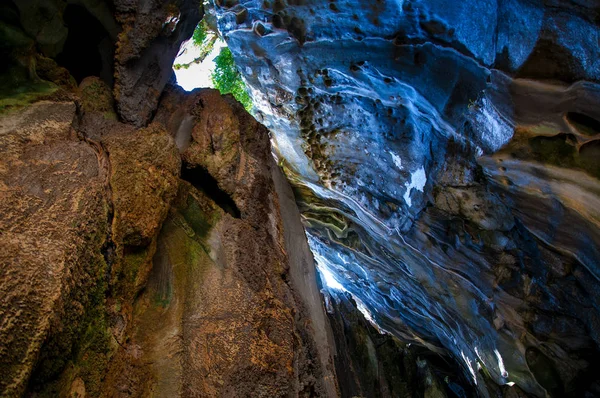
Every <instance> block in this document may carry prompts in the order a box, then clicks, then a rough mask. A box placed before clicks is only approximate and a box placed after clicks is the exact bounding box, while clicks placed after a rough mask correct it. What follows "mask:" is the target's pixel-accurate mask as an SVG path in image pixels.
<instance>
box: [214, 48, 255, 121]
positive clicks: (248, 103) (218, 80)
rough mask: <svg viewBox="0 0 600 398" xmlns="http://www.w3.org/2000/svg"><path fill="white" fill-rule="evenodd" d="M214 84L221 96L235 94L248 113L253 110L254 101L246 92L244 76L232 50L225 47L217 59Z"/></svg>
mask: <svg viewBox="0 0 600 398" xmlns="http://www.w3.org/2000/svg"><path fill="white" fill-rule="evenodd" d="M211 79H212V82H213V84H214V86H215V88H216V89H217V90H219V91H220V92H221V94H230V93H231V94H233V96H234V97H235V99H236V100H238V101H239V102H240V103H241V104H242V105H244V108H246V110H247V111H250V109H252V99H251V98H250V95H249V94H248V92H247V91H246V85H245V84H244V81H243V80H242V76H241V75H240V73H239V72H238V70H237V69H236V67H235V62H234V60H233V55H232V54H231V50H229V48H227V47H223V48H222V49H221V52H220V53H219V55H217V57H216V58H215V70H214V71H213V73H212V75H211Z"/></svg>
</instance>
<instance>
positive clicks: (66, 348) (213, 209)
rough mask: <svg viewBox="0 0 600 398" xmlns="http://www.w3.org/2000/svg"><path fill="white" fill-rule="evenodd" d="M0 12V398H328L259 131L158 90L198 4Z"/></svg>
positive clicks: (276, 182)
mask: <svg viewBox="0 0 600 398" xmlns="http://www.w3.org/2000/svg"><path fill="white" fill-rule="evenodd" d="M2 7H3V9H2V18H3V19H2V25H0V26H1V28H2V31H3V34H4V35H5V36H6V39H7V40H6V41H4V42H3V46H4V47H3V48H2V51H3V57H4V56H6V59H9V60H10V64H9V65H7V68H6V69H5V70H3V75H2V84H3V85H5V86H6V87H4V89H5V90H4V91H3V92H2V102H1V105H2V114H1V115H0V148H1V153H2V161H1V163H0V164H1V167H0V175H1V178H0V181H2V183H1V185H0V187H1V190H0V195H1V196H0V197H1V201H0V210H1V212H2V216H1V217H0V231H1V233H0V245H1V247H2V248H3V250H2V254H1V255H0V259H1V260H0V264H1V268H0V269H1V274H0V295H1V298H2V299H1V301H0V320H1V321H0V353H1V355H0V358H1V359H0V366H1V368H0V369H1V371H2V372H1V373H2V376H1V377H0V395H2V396H22V395H26V396H79V397H81V396H89V397H98V396H111V397H112V396H137V397H145V396H149V395H154V396H164V397H173V396H207V397H209V396H269V397H272V396H336V395H337V389H338V387H337V384H336V379H335V376H334V374H335V373H334V372H335V371H334V364H333V355H332V348H331V347H333V343H331V335H330V329H329V324H328V320H327V317H326V315H325V311H324V309H323V305H322V301H321V299H320V295H319V289H318V287H317V279H316V275H315V269H314V264H313V262H312V257H311V254H310V251H309V248H308V244H307V242H306V237H305V235H304V232H303V227H302V224H301V222H300V215H299V213H298V210H297V208H296V205H295V202H294V200H293V194H292V193H291V192H292V191H291V189H290V187H289V186H288V185H287V181H286V180H285V178H284V177H283V175H282V174H281V171H280V170H279V168H278V167H277V165H276V164H275V162H274V160H273V158H272V156H271V147H270V142H269V135H268V131H267V130H266V128H265V127H263V126H262V125H260V124H259V123H257V122H256V120H255V119H254V118H252V116H250V115H249V114H248V113H247V112H246V111H245V110H244V108H243V106H242V105H240V104H238V103H237V102H236V101H235V100H234V99H233V98H232V97H229V96H228V97H223V96H221V95H220V94H219V93H218V92H216V91H214V90H199V91H195V92H193V93H185V92H183V91H182V90H181V89H178V88H176V87H175V86H172V85H167V83H168V80H169V78H170V77H171V76H172V70H171V66H172V63H173V59H174V57H175V55H176V53H177V51H178V49H179V45H180V44H181V42H182V41H183V40H185V39H187V38H189V37H190V36H191V33H192V31H193V28H194V27H195V26H196V25H197V23H198V21H199V19H200V17H201V14H202V13H201V11H202V9H201V6H200V5H199V4H198V2H195V1H180V2H171V3H168V2H153V1H139V2H131V1H118V2H115V4H114V11H111V10H113V8H112V6H111V5H110V4H109V3H103V2H73V3H71V2H69V3H66V2H62V1H56V2H51V1H50V2H44V1H40V2H36V1H31V2H28V4H24V3H21V2H19V3H17V2H15V3H11V2H8V3H3V4H2ZM44 16H46V17H44ZM77 19H80V20H79V22H78V21H77ZM63 23H64V25H63ZM81 23H87V24H88V26H85V25H83V26H82V25H81ZM65 25H66V26H65ZM86 29H89V30H88V32H87V33H89V37H90V42H88V43H82V41H81V38H80V37H73V36H74V35H79V34H81V33H82V32H86ZM76 44H79V45H83V44H86V45H89V46H91V48H86V49H83V50H81V51H82V55H84V56H85V57H83V58H82V59H80V58H79V57H78V56H77V55H76V50H77V49H76V48H75V47H74V46H75V45H76ZM94 46H95V47H94ZM86 57H90V58H86ZM107 59H108V60H109V62H104V60H107ZM112 59H114V68H113V62H112V61H111V60H112ZM94 75H96V76H94ZM280 197H281V200H280ZM289 253H292V254H293V256H294V257H293V258H292V257H291V256H290V254H289ZM292 266H293V268H294V269H293V270H290V268H291V267H292Z"/></svg>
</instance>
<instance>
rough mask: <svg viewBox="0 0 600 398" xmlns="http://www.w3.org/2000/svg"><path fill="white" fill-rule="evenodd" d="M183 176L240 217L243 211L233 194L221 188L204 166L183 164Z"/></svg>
mask: <svg viewBox="0 0 600 398" xmlns="http://www.w3.org/2000/svg"><path fill="white" fill-rule="evenodd" d="M181 178H182V179H183V180H186V181H187V182H189V183H190V184H192V185H193V186H194V187H195V188H196V189H198V190H199V191H201V192H203V193H204V194H206V196H208V197H209V198H210V199H212V200H213V201H214V202H215V203H216V204H217V205H218V206H219V207H220V208H221V209H223V210H224V211H225V212H227V213H229V214H230V215H231V216H232V217H235V218H240V216H241V213H240V209H238V207H237V205H236V204H235V202H234V201H233V199H232V198H231V196H230V195H229V194H228V193H227V192H225V191H223V190H222V189H221V188H219V184H218V183H217V180H215V179H214V177H213V176H211V175H210V173H209V172H208V170H206V169H205V168H204V167H202V166H192V167H188V166H186V165H182V166H181Z"/></svg>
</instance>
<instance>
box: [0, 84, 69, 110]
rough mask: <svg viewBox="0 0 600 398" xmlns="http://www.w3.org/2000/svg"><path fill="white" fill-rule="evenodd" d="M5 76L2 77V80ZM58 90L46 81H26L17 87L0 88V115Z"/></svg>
mask: <svg viewBox="0 0 600 398" xmlns="http://www.w3.org/2000/svg"><path fill="white" fill-rule="evenodd" d="M4 78H5V76H4V75H3V76H2V79H4ZM57 90H58V86H57V85H55V84H53V83H50V82H46V81H42V80H39V81H26V82H22V83H20V84H19V85H18V86H14V87H7V86H5V85H2V86H0V113H3V112H6V111H9V110H13V109H18V108H22V107H24V106H27V105H29V104H31V103H33V102H36V101H39V100H41V99H43V98H44V97H47V96H49V95H51V94H53V93H55V92H56V91H57Z"/></svg>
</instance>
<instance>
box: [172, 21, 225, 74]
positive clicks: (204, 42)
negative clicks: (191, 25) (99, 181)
mask: <svg viewBox="0 0 600 398" xmlns="http://www.w3.org/2000/svg"><path fill="white" fill-rule="evenodd" d="M218 37H219V36H218V35H217V34H216V32H214V31H213V30H212V29H211V28H210V27H209V26H208V24H207V23H206V22H205V21H204V20H202V21H200V23H199V24H198V26H196V29H194V34H193V35H192V42H193V43H194V45H195V46H196V47H199V48H200V55H198V56H197V57H196V58H195V59H193V60H192V61H190V62H188V63H185V64H175V65H173V68H174V69H175V70H179V69H188V68H189V67H190V66H191V65H192V64H201V63H202V62H204V60H205V59H206V57H208V55H209V54H210V53H211V52H212V50H213V48H214V47H215V43H216V42H217V39H218Z"/></svg>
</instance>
